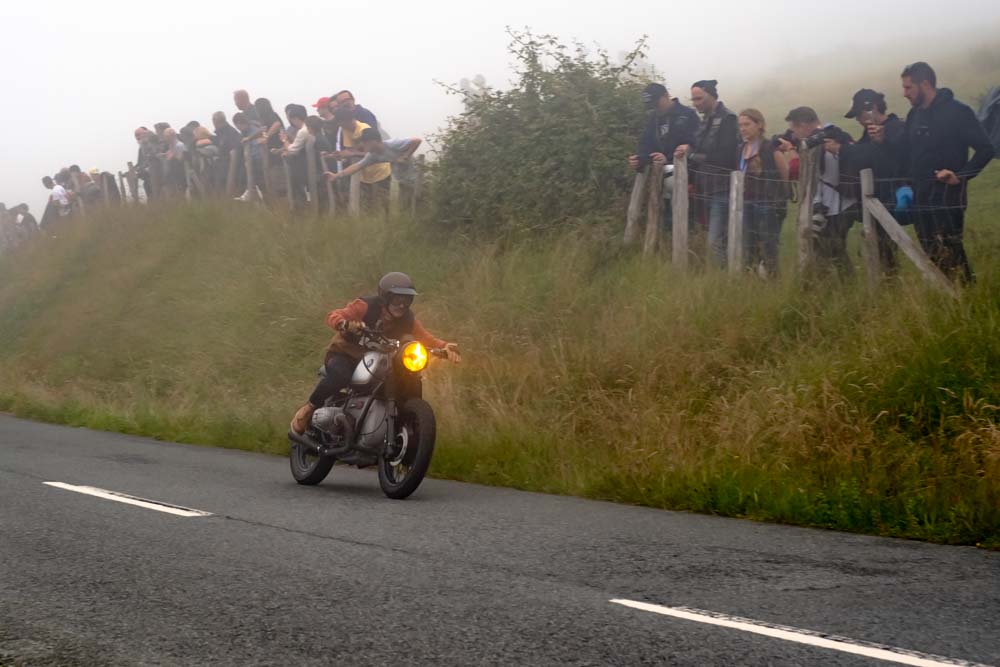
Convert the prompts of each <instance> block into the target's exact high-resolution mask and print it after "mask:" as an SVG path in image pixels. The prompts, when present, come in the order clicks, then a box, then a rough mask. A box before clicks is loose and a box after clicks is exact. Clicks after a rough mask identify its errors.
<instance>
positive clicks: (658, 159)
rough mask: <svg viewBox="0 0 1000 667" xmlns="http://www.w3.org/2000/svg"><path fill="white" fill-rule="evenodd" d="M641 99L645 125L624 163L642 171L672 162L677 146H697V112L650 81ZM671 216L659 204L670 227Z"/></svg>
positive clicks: (666, 207)
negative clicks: (654, 165) (644, 107)
mask: <svg viewBox="0 0 1000 667" xmlns="http://www.w3.org/2000/svg"><path fill="white" fill-rule="evenodd" d="M642 101H643V104H644V105H645V106H646V110H647V111H648V112H649V117H648V119H647V121H646V127H645V129H644V130H643V133H642V136H640V138H639V148H638V150H637V152H636V153H635V154H634V155H629V156H628V164H629V166H630V167H632V169H635V170H636V171H644V170H645V169H646V167H647V166H649V165H650V164H651V163H653V164H662V165H666V164H672V163H673V161H674V153H675V152H676V151H677V148H678V147H679V146H684V145H687V146H689V147H693V148H697V146H696V136H697V132H698V114H697V113H695V111H694V110H693V109H691V108H689V107H686V106H684V105H683V104H681V103H680V101H679V100H678V99H677V98H675V97H670V93H669V91H668V90H667V89H666V87H665V86H663V85H662V84H659V83H651V84H649V85H648V86H646V87H645V89H643V91H642ZM672 217H673V214H672V208H671V207H670V206H664V207H663V218H662V221H661V222H662V224H663V225H664V226H665V227H666V228H667V230H669V229H670V221H671V219H672Z"/></svg>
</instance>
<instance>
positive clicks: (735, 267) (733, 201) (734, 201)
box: [726, 169, 746, 275]
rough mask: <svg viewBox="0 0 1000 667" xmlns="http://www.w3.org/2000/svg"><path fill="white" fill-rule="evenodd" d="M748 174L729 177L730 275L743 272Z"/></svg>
mask: <svg viewBox="0 0 1000 667" xmlns="http://www.w3.org/2000/svg"><path fill="white" fill-rule="evenodd" d="M745 182H746V174H744V173H743V172H742V171H740V170H738V169H737V170H736V171H733V172H730V175H729V234H728V237H729V239H728V243H729V247H728V248H727V250H728V252H727V255H726V262H727V265H728V266H729V273H730V274H732V275H737V274H739V273H740V272H742V271H743V188H744V184H745Z"/></svg>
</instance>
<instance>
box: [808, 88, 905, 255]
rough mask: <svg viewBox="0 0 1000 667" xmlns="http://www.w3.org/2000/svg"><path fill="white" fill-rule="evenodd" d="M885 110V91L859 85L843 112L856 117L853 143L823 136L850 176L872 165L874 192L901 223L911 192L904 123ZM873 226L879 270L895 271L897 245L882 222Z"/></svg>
mask: <svg viewBox="0 0 1000 667" xmlns="http://www.w3.org/2000/svg"><path fill="white" fill-rule="evenodd" d="M886 112H887V106H886V103H885V95H883V94H882V93H880V92H878V91H875V90H872V89H871V88H862V89H861V90H859V91H858V92H856V93H855V94H854V98H853V100H852V101H851V108H850V109H849V110H848V111H847V113H846V114H844V118H853V119H855V120H857V121H858V123H859V124H860V125H861V128H862V134H861V136H860V137H858V140H857V141H856V142H855V143H853V144H841V143H840V142H839V141H837V140H836V139H834V138H828V139H826V140H824V145H825V147H826V150H827V151H828V152H831V153H833V154H835V155H839V156H840V160H841V162H842V164H843V167H844V171H845V172H847V173H849V174H851V175H852V176H855V177H860V173H861V171H863V170H865V169H871V170H872V172H873V173H874V176H875V196H876V197H877V198H878V199H879V201H881V202H882V203H883V204H884V205H885V207H886V208H887V209H888V210H889V211H891V212H893V214H894V215H895V216H896V218H897V219H898V220H899V221H900V223H901V224H906V223H907V222H908V211H906V210H905V208H904V204H903V202H904V201H906V193H907V192H911V193H912V191H911V190H909V185H908V184H907V183H906V181H905V176H906V167H905V162H904V159H903V152H904V143H905V140H906V123H904V122H903V121H902V119H900V118H899V116H897V115H896V114H887V113H886ZM897 193H898V194H897ZM911 198H912V195H911ZM875 230H876V234H877V236H878V249H879V263H880V265H881V267H882V271H883V272H885V273H886V274H889V275H892V274H895V273H896V272H897V270H898V269H899V262H898V260H897V258H896V245H895V243H894V242H893V241H892V239H890V238H889V235H888V234H887V233H886V231H885V230H884V229H883V228H882V225H879V224H877V223H876V225H875Z"/></svg>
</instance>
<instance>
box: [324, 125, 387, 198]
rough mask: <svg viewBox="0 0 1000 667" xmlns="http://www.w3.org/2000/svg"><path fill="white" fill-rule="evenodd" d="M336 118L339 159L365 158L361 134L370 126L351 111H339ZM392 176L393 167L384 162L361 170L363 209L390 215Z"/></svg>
mask: <svg viewBox="0 0 1000 667" xmlns="http://www.w3.org/2000/svg"><path fill="white" fill-rule="evenodd" d="M336 118H337V124H338V125H339V126H340V148H341V150H340V152H339V154H338V157H339V158H341V159H343V158H363V157H364V156H365V151H364V150H362V148H361V134H362V133H363V132H364V131H365V130H366V129H369V126H368V125H367V124H365V123H362V122H361V121H359V120H358V119H357V118H355V116H354V112H353V111H351V110H349V109H338V110H337V113H336ZM371 129H375V128H371ZM377 131H378V130H376V132H377ZM351 161H352V162H354V161H355V160H353V159H352V160H351ZM391 176H392V167H390V166H389V165H388V164H386V163H384V162H375V163H373V164H370V165H368V166H366V167H364V168H363V169H362V170H361V207H362V208H363V209H364V210H366V211H372V212H381V213H384V214H386V215H388V213H389V188H390V186H391Z"/></svg>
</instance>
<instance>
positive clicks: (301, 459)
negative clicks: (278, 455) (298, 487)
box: [288, 442, 335, 486]
mask: <svg viewBox="0 0 1000 667" xmlns="http://www.w3.org/2000/svg"><path fill="white" fill-rule="evenodd" d="M288 460H289V463H290V465H291V468H292V477H294V478H295V481H296V482H298V483H299V484H305V485H307V486H312V485H314V484H319V483H320V482H322V481H323V480H324V479H326V476H327V475H329V474H330V469H331V468H333V464H334V462H335V460H334V458H333V457H332V456H319V455H317V454H315V453H314V452H312V451H310V450H309V449H307V448H306V447H303V446H302V445H300V444H299V443H297V442H293V443H292V449H291V451H289V452H288Z"/></svg>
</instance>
